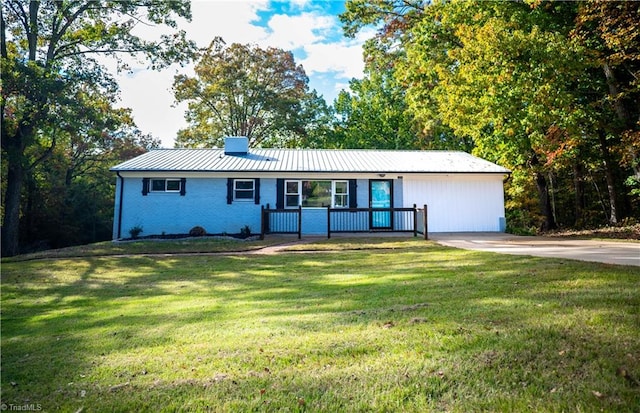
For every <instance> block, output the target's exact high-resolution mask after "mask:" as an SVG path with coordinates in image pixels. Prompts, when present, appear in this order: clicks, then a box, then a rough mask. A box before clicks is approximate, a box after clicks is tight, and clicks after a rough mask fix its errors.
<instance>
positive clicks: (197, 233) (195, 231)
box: [189, 226, 207, 237]
mask: <svg viewBox="0 0 640 413" xmlns="http://www.w3.org/2000/svg"><path fill="white" fill-rule="evenodd" d="M205 235H207V231H206V230H205V229H204V228H202V227H200V226H195V227H193V228H191V229H190V230H189V236H190V237H204V236H205Z"/></svg>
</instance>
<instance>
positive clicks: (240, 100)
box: [173, 38, 309, 147]
mask: <svg viewBox="0 0 640 413" xmlns="http://www.w3.org/2000/svg"><path fill="white" fill-rule="evenodd" d="M195 72H196V76H195V77H189V76H186V75H178V76H176V77H175V80H174V86H173V87H174V92H175V97H176V100H177V101H178V102H182V101H186V102H188V103H189V108H188V110H187V113H186V118H187V120H188V122H189V127H188V128H187V129H183V130H181V131H180V132H179V133H178V139H177V145H179V146H183V147H202V146H214V145H219V144H220V143H221V142H222V138H223V137H224V136H246V137H248V138H249V141H250V145H252V146H257V145H270V144H274V143H278V144H280V145H283V144H285V145H286V141H288V140H290V139H295V138H296V137H300V136H301V135H303V134H304V125H303V122H302V120H303V118H301V117H300V116H299V113H300V112H301V109H302V103H303V101H304V100H305V99H308V96H307V94H308V83H309V79H308V78H307V75H306V74H305V72H304V69H303V68H302V66H300V65H296V63H295V61H294V58H293V54H292V53H291V52H287V51H284V50H282V49H278V48H272V47H269V48H267V49H261V48H259V47H258V46H255V45H243V44H238V43H233V44H231V45H227V44H226V43H225V42H224V40H222V39H221V38H216V39H214V40H213V41H212V42H211V45H210V46H209V47H208V48H207V50H205V52H204V53H203V54H202V56H201V57H200V60H199V61H198V63H197V65H196V67H195Z"/></svg>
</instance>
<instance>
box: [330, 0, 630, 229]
mask: <svg viewBox="0 0 640 413" xmlns="http://www.w3.org/2000/svg"><path fill="white" fill-rule="evenodd" d="M639 16H640V14H639V13H638V3H635V2H625V3H624V4H622V3H621V2H607V1H602V2H600V1H591V2H581V3H572V2H546V1H535V0H532V1H526V2H455V1H454V2H448V1H433V2H424V1H415V2H406V1H398V0H352V1H349V2H347V12H346V13H345V14H343V15H342V19H343V22H344V24H345V31H346V32H347V34H353V33H355V32H356V31H357V30H359V29H360V28H362V27H363V26H366V25H376V26H377V27H378V28H379V29H378V32H377V35H376V36H375V37H374V38H373V39H372V40H371V41H370V44H369V47H368V50H371V51H374V53H370V54H369V55H368V57H369V58H370V59H373V60H375V61H377V62H379V63H382V64H378V65H377V68H378V69H379V70H386V71H388V72H390V73H391V74H392V75H393V76H394V77H395V78H396V79H397V82H398V83H399V84H401V85H402V87H403V88H404V90H405V91H406V92H405V99H406V105H407V108H408V110H407V111H408V112H409V113H411V115H412V116H413V118H414V121H415V123H416V125H417V126H418V128H419V130H421V131H422V132H423V133H428V132H429V131H434V130H436V129H437V128H443V127H444V128H450V130H452V131H453V133H454V135H455V136H457V137H458V139H460V138H472V139H473V143H474V149H473V151H474V152H475V153H476V154H479V155H481V156H484V157H486V158H488V159H490V160H492V161H496V162H499V163H501V164H502V165H505V166H507V167H509V168H511V169H513V170H514V173H513V175H512V179H511V180H510V182H509V184H508V186H507V191H508V192H507V193H508V195H509V200H508V205H507V206H508V208H509V210H510V211H514V212H517V211H516V210H518V209H521V208H523V207H524V208H529V207H530V205H531V203H530V202H529V199H528V197H529V195H528V194H529V193H530V190H531V188H537V190H536V192H537V194H536V196H537V198H538V199H539V202H538V204H539V206H540V208H539V211H540V217H541V218H542V221H541V223H540V224H541V225H540V227H541V228H543V229H550V228H553V227H555V225H556V222H557V220H558V217H561V219H562V220H563V223H564V224H566V223H567V222H571V223H573V224H578V225H588V224H589V223H595V222H597V221H600V222H602V221H603V220H602V218H603V217H604V218H605V219H606V221H608V222H610V223H616V222H617V221H619V218H620V217H621V216H624V215H625V214H629V213H631V212H632V211H633V208H632V207H630V206H632V204H633V202H637V201H634V200H633V198H629V197H627V196H622V195H620V194H619V190H620V188H621V187H622V182H623V179H620V177H621V176H623V175H624V173H629V171H632V172H635V173H634V174H633V176H640V174H638V171H637V170H634V168H637V165H638V163H637V158H638V152H637V148H638V145H637V139H638V135H637V131H638V124H637V122H638V119H639V117H638V110H639V109H638V108H640V105H638V90H639V89H638V83H637V79H638V75H637V68H638V60H637V50H638V47H637V44H638V38H639V37H638V34H637V33H638V30H636V29H637V28H638V26H639V24H638V22H637V20H638V17H639ZM623 125H624V126H623ZM567 176H568V178H567ZM634 179H635V178H633V177H631V178H630V179H628V180H627V181H628V182H631V181H633V182H631V183H632V184H633V183H634V182H635V181H634ZM587 181H588V182H589V183H590V185H589V186H587V185H585V183H586V182H587ZM602 182H605V184H606V190H605V191H601V190H600V187H601V186H602V185H601V184H602ZM565 194H574V195H575V196H573V197H571V196H565ZM572 198H573V202H574V204H575V205H574V208H569V209H568V208H566V205H567V203H571V202H572ZM594 200H595V201H594ZM513 201H516V202H513ZM567 210H573V211H574V212H575V213H574V214H567V213H566V211H567ZM587 210H588V211H587ZM535 215H536V214H528V216H529V217H535ZM520 216H524V215H522V214H520ZM597 217H599V218H597ZM527 226H528V225H527Z"/></svg>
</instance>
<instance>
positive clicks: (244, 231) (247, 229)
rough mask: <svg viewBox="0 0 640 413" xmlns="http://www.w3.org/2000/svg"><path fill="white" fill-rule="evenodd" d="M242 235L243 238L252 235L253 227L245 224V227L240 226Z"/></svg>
mask: <svg viewBox="0 0 640 413" xmlns="http://www.w3.org/2000/svg"><path fill="white" fill-rule="evenodd" d="M240 235H241V236H242V237H243V238H248V237H250V236H251V228H250V227H249V225H245V226H244V227H242V228H240Z"/></svg>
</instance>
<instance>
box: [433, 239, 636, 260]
mask: <svg viewBox="0 0 640 413" xmlns="http://www.w3.org/2000/svg"><path fill="white" fill-rule="evenodd" d="M429 239H431V240H433V241H435V242H437V243H439V244H441V245H446V246H449V247H455V248H463V249H468V250H479V251H490V252H498V253H502V254H512V255H532V256H535V257H553V258H566V259H572V260H580V261H592V262H602V263H607V264H619V265H635V266H640V243H639V242H631V241H600V240H579V239H567V238H552V237H523V236H516V235H511V234H502V233H433V234H429Z"/></svg>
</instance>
